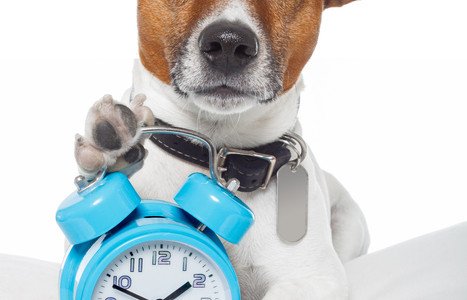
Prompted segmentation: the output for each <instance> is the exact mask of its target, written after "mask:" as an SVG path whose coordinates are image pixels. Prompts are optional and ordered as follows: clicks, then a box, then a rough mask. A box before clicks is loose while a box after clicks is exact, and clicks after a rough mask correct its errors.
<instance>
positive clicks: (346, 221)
mask: <svg viewBox="0 0 467 300" xmlns="http://www.w3.org/2000/svg"><path fill="white" fill-rule="evenodd" d="M325 177H326V183H327V186H328V190H329V198H330V201H331V228H332V241H333V244H334V248H335V249H336V252H337V254H338V255H339V257H340V259H341V261H342V262H343V263H345V262H348V261H350V260H352V259H354V258H357V257H359V256H361V255H363V254H366V252H367V251H368V246H369V244H370V236H369V233H368V228H367V225H366V221H365V217H364V215H363V213H362V211H361V210H360V207H359V206H358V205H357V203H356V202H355V201H354V200H353V199H352V197H351V196H350V195H349V193H348V192H347V191H346V190H345V188H344V187H343V186H342V185H341V184H340V182H339V181H338V180H337V179H336V178H335V177H334V176H332V175H331V174H329V173H326V172H325Z"/></svg>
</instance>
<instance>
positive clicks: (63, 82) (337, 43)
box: [0, 0, 467, 261]
mask: <svg viewBox="0 0 467 300" xmlns="http://www.w3.org/2000/svg"><path fill="white" fill-rule="evenodd" d="M466 10H467V4H466V3H465V1H464V0H450V1H439V0H438V1H434V0H411V1H407V0H390V1H383V0H366V1H359V2H356V3H353V4H351V5H349V6H347V7H345V8H340V9H332V10H329V11H327V12H326V13H325V14H324V20H323V26H322V33H321V40H320V43H319V46H318V48H317V50H316V52H315V55H314V56H313V59H312V61H311V63H310V64H309V65H308V66H307V68H306V70H305V72H304V78H305V82H306V84H307V89H306V92H305V93H304V94H303V97H302V108H301V112H300V117H301V120H302V123H303V127H304V130H305V138H306V140H307V141H308V143H309V144H310V146H311V148H312V150H313V152H314V153H315V155H316V156H317V158H318V161H319V162H320V164H321V166H322V167H323V168H325V169H327V170H329V171H331V172H332V173H334V174H335V175H336V176H337V177H338V178H339V179H340V180H341V181H342V182H343V184H344V185H345V186H346V187H347V188H348V190H349V191H350V192H351V193H352V195H353V196H354V198H355V199H356V200H357V201H358V202H359V204H360V205H361V207H362V208H363V210H364V212H365V214H366V216H367V219H368V224H369V227H370V231H371V234H372V240H373V242H372V248H371V250H372V251H375V250H378V249H381V248H384V247H387V246H390V245H393V244H395V243H398V242H401V241H404V240H406V239H410V238H413V237H416V236H418V235H421V234H424V233H428V232H431V231H434V230H437V229H440V228H443V227H446V226H449V225H453V224H456V223H458V222H462V221H467V215H466V211H467V204H466V203H467V192H466V188H465V187H466V183H467V174H466V173H467V172H466V170H467V138H466V137H467V118H466V116H467V104H466V103H467V71H466V70H467V34H466V31H467V18H465V11H466ZM135 12H136V9H135V1H134V0H133V1H128V0H126V1H115V0H100V1H93V0H82V1H63V0H42V1H35V0H25V1H2V2H0V37H1V40H0V95H1V103H2V106H1V110H0V112H1V114H0V130H1V140H0V141H1V147H0V159H1V166H2V167H3V170H2V171H1V172H0V177H1V178H0V179H1V181H0V182H1V198H0V253H10V254H17V255H25V256H30V257H35V258H40V259H45V260H50V261H60V259H61V257H62V255H63V236H62V234H61V233H60V231H59V229H58V228H57V226H56V224H55V221H54V214H55V209H56V207H57V206H58V205H59V203H60V202H61V200H62V199H63V198H64V197H66V196H67V195H68V194H69V193H71V192H72V191H73V189H74V186H73V183H72V181H73V178H74V176H75V175H76V168H75V164H74V159H73V142H74V134H75V133H77V132H82V131H83V125H84V118H85V115H86V111H87V109H88V107H89V106H90V105H91V104H92V103H93V102H94V101H95V100H97V99H98V98H99V97H101V96H102V95H103V94H105V93H111V94H113V95H115V96H116V97H120V96H121V95H122V93H123V92H124V90H125V89H126V88H127V87H129V85H130V82H131V67H132V61H133V58H135V57H136V56H137V38H136V25H135V23H136V16H135V15H136V14H135Z"/></svg>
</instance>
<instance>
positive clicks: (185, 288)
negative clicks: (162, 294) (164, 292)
mask: <svg viewBox="0 0 467 300" xmlns="http://www.w3.org/2000/svg"><path fill="white" fill-rule="evenodd" d="M190 288H191V283H190V282H188V281H187V282H186V283H185V284H184V285H182V286H181V287H179V288H178V289H177V290H176V291H175V292H173V293H172V294H170V295H169V296H167V297H166V298H164V299H163V300H175V299H177V298H178V297H180V296H181V295H182V294H183V293H185V292H186V291H188V290H189V289H190Z"/></svg>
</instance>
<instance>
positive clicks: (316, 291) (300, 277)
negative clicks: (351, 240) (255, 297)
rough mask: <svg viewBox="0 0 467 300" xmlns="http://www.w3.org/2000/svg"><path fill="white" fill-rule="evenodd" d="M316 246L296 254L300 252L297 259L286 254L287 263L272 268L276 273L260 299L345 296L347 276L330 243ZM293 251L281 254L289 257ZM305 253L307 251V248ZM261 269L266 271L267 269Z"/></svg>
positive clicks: (323, 299) (330, 299)
mask: <svg viewBox="0 0 467 300" xmlns="http://www.w3.org/2000/svg"><path fill="white" fill-rule="evenodd" d="M323 242H325V241H323ZM329 244H330V241H329ZM291 247H297V246H291ZM319 247H320V249H319V250H317V249H313V251H311V252H313V254H312V255H307V256H305V257H304V256H303V253H302V255H300V254H297V256H302V259H301V260H300V259H299V260H297V259H292V258H290V261H291V262H290V263H288V264H287V263H286V264H284V265H283V267H282V268H281V270H280V271H278V270H276V271H275V272H279V274H280V277H278V278H276V279H275V280H274V281H273V282H272V283H270V286H269V287H268V288H267V293H266V295H265V296H264V298H263V300H288V299H290V300H296V299H300V300H346V299H348V296H349V295H348V286H347V278H346V274H345V270H344V267H343V265H342V263H341V261H340V260H339V258H338V256H337V254H336V253H335V251H334V249H332V245H331V244H330V245H329V247H321V246H319ZM290 249H291V248H290ZM293 252H294V251H285V253H284V255H287V257H291V256H293V255H294V254H293ZM300 252H302V251H300ZM308 253H310V251H309V250H308ZM271 264H278V262H277V261H275V262H271ZM265 271H266V274H268V273H269V272H270V271H271V270H265ZM276 275H277V274H275V276H274V277H276Z"/></svg>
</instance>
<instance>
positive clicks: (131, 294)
mask: <svg viewBox="0 0 467 300" xmlns="http://www.w3.org/2000/svg"><path fill="white" fill-rule="evenodd" d="M112 288H113V289H115V290H117V291H119V292H122V293H124V294H127V295H128V296H131V297H133V298H135V299H138V300H149V299H146V298H144V297H141V296H140V295H137V294H135V293H133V292H130V291H129V290H125V289H124V288H121V287H119V286H118V285H116V284H114V285H112Z"/></svg>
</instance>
